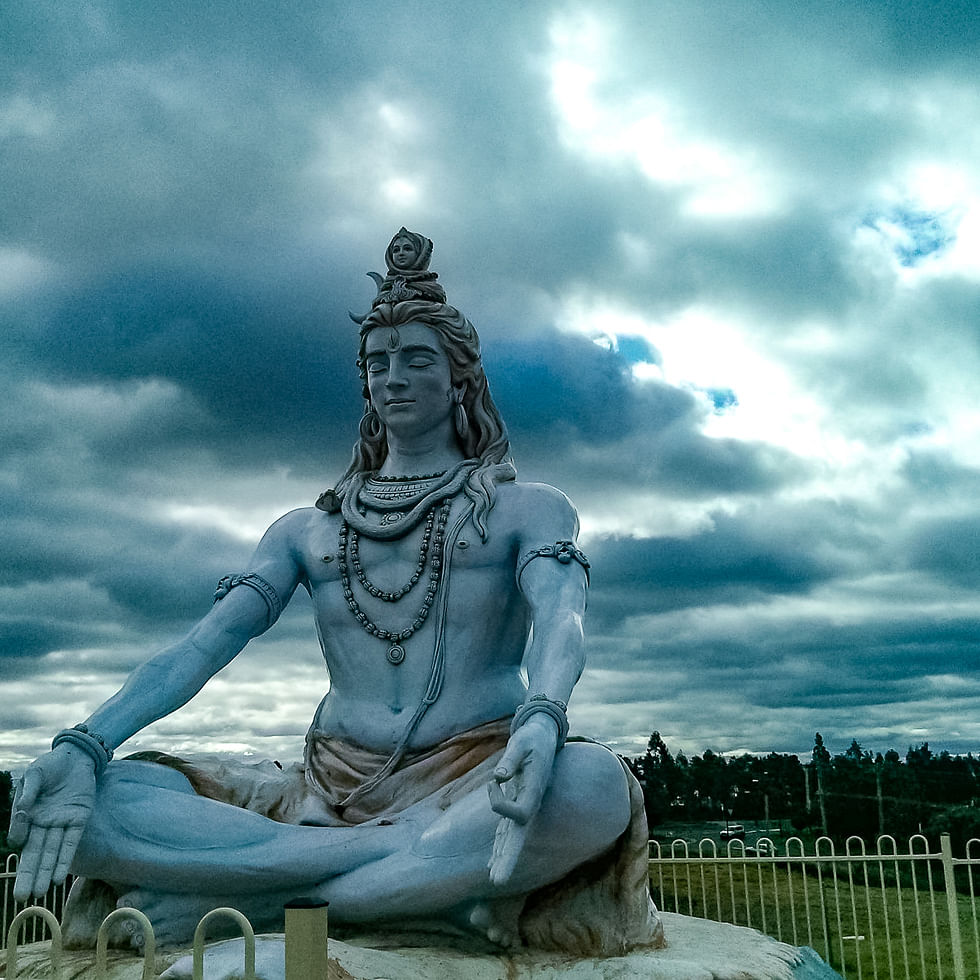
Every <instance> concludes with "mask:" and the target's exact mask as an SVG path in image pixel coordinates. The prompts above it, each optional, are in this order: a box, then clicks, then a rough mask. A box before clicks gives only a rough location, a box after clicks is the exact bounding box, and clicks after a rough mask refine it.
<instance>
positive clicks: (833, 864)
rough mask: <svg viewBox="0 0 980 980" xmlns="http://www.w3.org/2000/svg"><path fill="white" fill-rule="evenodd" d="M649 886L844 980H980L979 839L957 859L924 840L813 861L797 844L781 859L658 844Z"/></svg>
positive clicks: (883, 843) (711, 846)
mask: <svg viewBox="0 0 980 980" xmlns="http://www.w3.org/2000/svg"><path fill="white" fill-rule="evenodd" d="M650 846H651V857H650V884H651V889H652V891H653V895H654V900H655V901H656V902H657V905H658V907H659V908H662V909H664V910H665V911H669V912H681V913H684V914H686V915H696V916H700V917H703V918H708V919H715V920H717V921H720V922H732V923H734V924H736V925H744V926H751V927H753V928H756V929H759V930H760V931H761V932H764V933H767V934H768V935H771V936H775V937H776V938H777V939H781V940H782V941H784V942H787V943H791V944H792V945H794V946H802V945H807V946H812V947H813V948H814V949H816V951H817V952H818V953H819V954H820V955H821V956H822V957H823V958H824V959H825V960H826V961H827V962H828V963H830V965H831V966H833V967H834V968H835V969H836V970H838V971H839V972H840V973H841V974H842V975H843V976H844V977H845V978H847V980H852V978H853V980H864V978H869V980H879V978H880V980H977V978H978V977H980V927H978V915H977V890H978V889H980V840H971V841H970V842H969V843H968V844H967V847H966V852H965V854H966V856H965V857H962V858H954V857H953V854H952V848H951V846H950V839H949V837H948V836H945V835H944V836H943V837H942V839H941V845H940V849H939V850H938V851H930V849H929V843H928V841H927V840H926V838H925V837H922V836H920V835H916V836H915V837H912V838H910V840H909V842H908V846H907V848H905V849H903V850H900V849H899V847H898V846H897V844H896V841H895V839H894V838H892V837H888V836H886V837H881V838H879V839H878V841H877V842H876V844H875V848H874V850H873V851H869V850H868V849H867V848H866V846H865V843H864V841H863V840H861V839H860V838H857V837H851V838H849V839H848V840H847V842H846V844H845V847H844V850H843V852H840V853H839V852H837V851H836V850H835V847H834V844H833V842H832V841H831V840H830V839H829V838H826V837H821V838H820V839H819V840H817V841H816V844H815V846H814V848H813V850H812V852H811V853H806V851H805V848H804V845H803V842H802V841H801V840H800V839H799V838H797V837H793V838H790V839H789V840H788V841H786V843H785V845H784V846H783V848H782V853H780V851H779V849H777V847H776V846H775V844H774V843H773V841H772V840H770V839H768V838H761V839H760V840H759V841H757V842H756V844H755V846H754V847H752V848H746V846H745V844H744V843H742V842H741V841H737V840H736V841H729V843H728V845H727V848H726V849H725V850H724V851H723V852H721V853H719V850H718V846H717V845H716V844H715V842H714V841H711V840H702V841H701V842H700V844H698V845H697V847H696V848H694V849H693V850H694V852H693V853H692V848H691V846H690V845H689V844H688V843H687V842H685V841H674V842H673V843H671V844H670V845H661V844H659V843H658V842H657V841H651V842H650Z"/></svg>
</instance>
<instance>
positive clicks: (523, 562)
mask: <svg viewBox="0 0 980 980" xmlns="http://www.w3.org/2000/svg"><path fill="white" fill-rule="evenodd" d="M535 558H555V559H557V560H558V561H560V562H561V563H562V564H563V565H568V564H569V563H570V562H573V561H577V562H578V563H579V564H580V565H581V566H582V567H583V568H584V569H585V583H586V585H588V583H589V569H590V568H591V567H592V563H591V562H590V561H589V559H588V558H586V557H585V555H584V553H583V552H581V551H580V550H579V549H578V548H576V547H575V544H574V543H573V542H572V541H556V542H555V543H554V544H546V545H545V546H544V547H543V548H535V549H534V550H533V551H528V552H525V553H524V555H522V556H521V559H520V561H518V563H517V586H518V588H520V585H521V575H522V574H523V572H524V569H525V568H527V566H528V565H529V564H530V563H531V562H532V561H534V559H535Z"/></svg>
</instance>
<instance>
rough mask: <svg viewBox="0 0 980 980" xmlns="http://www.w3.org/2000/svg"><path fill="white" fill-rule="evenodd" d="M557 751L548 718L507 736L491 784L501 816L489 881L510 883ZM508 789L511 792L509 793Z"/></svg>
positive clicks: (554, 729) (538, 718)
mask: <svg viewBox="0 0 980 980" xmlns="http://www.w3.org/2000/svg"><path fill="white" fill-rule="evenodd" d="M557 750H558V729H557V726H556V725H555V723H554V722H553V721H552V720H551V719H550V718H549V717H547V715H543V714H539V715H532V716H531V717H530V718H528V720H527V721H526V722H525V723H524V724H523V725H521V727H520V728H518V729H517V731H516V732H514V734H513V735H512V736H511V737H510V741H508V743H507V748H506V749H505V750H504V754H503V755H502V756H501V758H500V762H499V763H498V764H497V768H496V769H495V770H494V773H493V779H491V781H490V786H489V790H490V806H491V808H492V809H493V811H494V812H495V813H498V814H500V817H501V820H500V822H499V823H498V824H497V832H496V835H495V836H494V842H493V854H492V855H491V857H490V880H491V882H493V884H495V885H503V884H505V883H506V882H507V881H509V880H510V876H511V875H512V874H513V873H514V868H515V867H516V866H517V860H518V858H519V857H520V855H521V851H522V850H523V849H524V844H525V842H526V840H527V835H528V829H529V826H530V823H531V820H532V819H533V818H534V816H535V814H536V813H537V812H538V810H539V809H540V808H541V801H542V800H543V799H544V794H545V791H546V790H547V789H548V784H549V783H550V782H551V771H552V767H553V765H554V761H555V752H556V751H557ZM508 790H510V792H508Z"/></svg>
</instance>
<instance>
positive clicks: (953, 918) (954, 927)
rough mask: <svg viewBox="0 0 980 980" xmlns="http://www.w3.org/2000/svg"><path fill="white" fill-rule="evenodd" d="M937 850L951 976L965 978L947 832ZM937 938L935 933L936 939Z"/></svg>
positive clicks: (951, 856) (953, 873) (958, 912)
mask: <svg viewBox="0 0 980 980" xmlns="http://www.w3.org/2000/svg"><path fill="white" fill-rule="evenodd" d="M939 850H940V852H941V854H942V856H943V881H944V882H945V885H946V907H947V909H948V910H949V939H950V947H951V949H952V953H953V976H954V977H955V978H956V980H966V966H965V964H964V963H963V940H962V938H961V936H960V910H959V903H958V902H957V900H956V876H955V871H954V869H953V844H952V841H951V840H950V837H949V834H942V835H941V836H940V838H939ZM971 878H972V876H971ZM938 938H939V935H938V933H937V935H936V939H937V941H938ZM937 948H938V942H937Z"/></svg>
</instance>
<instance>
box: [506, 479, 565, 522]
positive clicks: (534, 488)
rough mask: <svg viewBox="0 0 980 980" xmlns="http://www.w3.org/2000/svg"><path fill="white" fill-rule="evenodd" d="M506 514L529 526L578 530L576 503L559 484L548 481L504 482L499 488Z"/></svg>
mask: <svg viewBox="0 0 980 980" xmlns="http://www.w3.org/2000/svg"><path fill="white" fill-rule="evenodd" d="M497 506H499V507H500V510H501V511H502V512H503V514H504V515H506V516H508V517H510V518H512V519H513V520H514V521H515V523H517V524H520V525H523V526H525V527H527V528H532V529H533V528H535V527H540V528H542V529H544V528H552V527H566V528H567V529H568V533H569V534H573V533H574V532H575V531H577V529H578V514H577V512H576V510H575V506H574V504H573V503H572V502H571V500H569V499H568V497H567V496H566V495H565V494H564V493H562V491H561V490H559V489H558V488H557V487H553V486H551V485H550V484H547V483H518V482H516V481H514V482H512V483H502V484H500V485H499V486H498V488H497V505H495V507H494V510H496V509H497Z"/></svg>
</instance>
